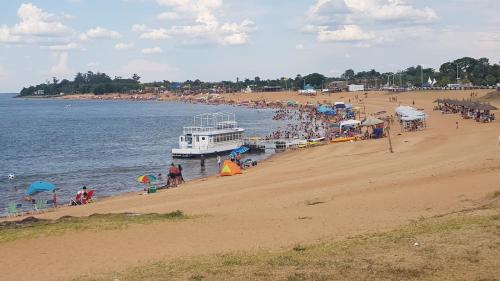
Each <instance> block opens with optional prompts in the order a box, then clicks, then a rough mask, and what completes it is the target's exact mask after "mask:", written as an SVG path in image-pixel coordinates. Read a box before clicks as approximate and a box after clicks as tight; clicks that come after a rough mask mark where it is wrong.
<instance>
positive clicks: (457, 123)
mask: <svg viewBox="0 0 500 281" xmlns="http://www.w3.org/2000/svg"><path fill="white" fill-rule="evenodd" d="M455 124H456V125H457V129H458V121H457V122H456V123H455Z"/></svg>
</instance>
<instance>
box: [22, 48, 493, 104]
mask: <svg viewBox="0 0 500 281" xmlns="http://www.w3.org/2000/svg"><path fill="white" fill-rule="evenodd" d="M429 78H430V79H431V80H433V81H434V80H435V81H436V83H435V84H434V86H441V87H442V86H446V85H448V84H472V85H475V86H492V85H495V84H496V83H500V64H498V63H493V64H491V63H490V62H489V59H488V58H480V59H474V58H470V57H463V58H460V59H456V60H454V61H450V62H446V63H443V64H442V65H441V66H440V67H439V69H438V70H436V69H433V68H424V67H422V66H421V65H417V66H411V67H408V68H406V69H404V70H401V71H398V72H378V71H376V70H374V69H372V70H368V71H359V72H355V71H354V70H352V69H348V70H346V71H345V72H344V73H343V74H342V75H341V76H340V77H326V76H325V75H322V74H319V73H312V74H308V75H305V76H302V75H300V74H297V75H296V76H295V77H293V78H291V77H281V78H278V79H261V78H260V77H258V76H257V77H254V78H253V79H250V78H245V79H242V80H240V79H239V78H237V79H236V81H220V82H204V81H201V80H199V79H196V80H187V81H184V82H171V81H169V80H163V81H155V82H149V83H140V77H139V76H138V75H137V74H134V75H133V76H132V77H131V78H122V77H115V78H114V79H111V78H110V77H109V76H108V75H107V74H105V73H99V72H98V73H93V72H91V71H89V72H87V73H77V74H76V76H75V78H74V79H73V81H69V80H66V79H64V80H61V81H59V80H57V78H53V79H52V81H46V83H42V84H39V85H36V86H30V87H28V88H23V89H22V90H21V93H20V94H21V95H22V96H26V95H33V94H35V92H36V91H38V90H43V93H44V94H45V95H59V94H61V93H64V94H74V93H94V94H97V95H101V94H106V93H125V92H131V91H132V92H133V91H139V90H143V89H146V88H151V87H153V88H161V89H165V90H169V91H186V90H188V91H189V90H191V91H202V90H207V89H214V88H218V89H223V90H224V91H229V92H232V91H240V90H242V89H246V88H248V87H250V88H251V89H252V90H263V89H265V88H266V87H279V88H282V89H289V90H298V89H303V88H304V86H305V85H310V86H312V87H314V88H316V89H321V88H326V87H327V85H328V84H329V83H330V82H333V81H346V82H347V83H349V84H364V85H366V86H367V87H369V88H381V87H383V86H394V87H425V86H430V85H428V84H427V82H428V79H429Z"/></svg>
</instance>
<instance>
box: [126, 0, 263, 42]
mask: <svg viewBox="0 0 500 281" xmlns="http://www.w3.org/2000/svg"><path fill="white" fill-rule="evenodd" d="M157 3H158V4H159V5H161V6H167V7H169V8H170V9H171V10H170V11H168V12H163V13H161V14H159V15H158V16H157V19H159V20H171V21H177V24H172V25H171V27H169V28H159V29H148V28H147V27H146V26H145V25H134V26H133V27H132V29H133V30H134V31H136V32H141V33H142V34H141V38H143V39H166V38H169V37H171V36H185V37H188V38H193V39H195V40H194V41H193V42H196V41H202V42H203V41H208V42H213V43H217V44H220V45H241V44H246V43H248V41H249V37H250V36H249V34H250V33H251V32H253V31H255V30H256V28H255V24H254V23H253V22H252V21H251V20H249V19H245V20H243V21H241V22H240V23H237V22H230V21H228V22H224V23H222V22H221V19H220V16H221V15H222V14H223V13H222V12H221V11H220V10H221V8H222V0H157ZM179 23H180V24H179Z"/></svg>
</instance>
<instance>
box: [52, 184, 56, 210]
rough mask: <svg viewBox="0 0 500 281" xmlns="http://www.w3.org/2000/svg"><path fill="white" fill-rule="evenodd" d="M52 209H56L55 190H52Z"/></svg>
mask: <svg viewBox="0 0 500 281" xmlns="http://www.w3.org/2000/svg"><path fill="white" fill-rule="evenodd" d="M52 208H57V195H56V190H55V189H54V190H52Z"/></svg>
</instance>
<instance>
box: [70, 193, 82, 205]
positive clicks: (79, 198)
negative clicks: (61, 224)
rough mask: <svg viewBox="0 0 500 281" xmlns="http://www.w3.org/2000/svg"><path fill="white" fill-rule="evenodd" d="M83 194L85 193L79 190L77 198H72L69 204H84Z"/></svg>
mask: <svg viewBox="0 0 500 281" xmlns="http://www.w3.org/2000/svg"><path fill="white" fill-rule="evenodd" d="M82 195H83V193H81V192H77V193H76V196H75V199H71V201H70V203H69V204H70V205H71V206H76V205H81V204H82Z"/></svg>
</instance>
